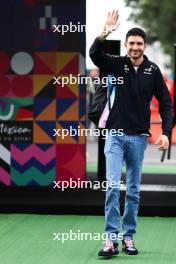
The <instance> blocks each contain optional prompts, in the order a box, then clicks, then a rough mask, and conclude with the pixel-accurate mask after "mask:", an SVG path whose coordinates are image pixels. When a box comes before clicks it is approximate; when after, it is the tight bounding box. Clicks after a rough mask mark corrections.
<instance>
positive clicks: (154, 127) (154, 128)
mask: <svg viewBox="0 0 176 264" xmlns="http://www.w3.org/2000/svg"><path fill="white" fill-rule="evenodd" d="M165 82H166V85H167V87H168V90H169V93H170V96H171V100H172V103H173V102H174V81H173V80H168V79H166V78H165ZM150 109H151V125H150V133H151V134H152V137H150V138H149V142H150V143H155V141H156V140H157V138H158V136H159V135H160V134H161V133H162V128H161V124H152V123H153V122H161V117H160V114H159V109H158V101H157V99H156V98H155V97H153V98H152V102H151V106H150ZM173 135H176V127H175V128H174V129H173V131H172V143H173V144H176V137H174V136H173Z"/></svg>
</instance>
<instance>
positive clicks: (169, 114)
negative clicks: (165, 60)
mask: <svg viewBox="0 0 176 264" xmlns="http://www.w3.org/2000/svg"><path fill="white" fill-rule="evenodd" d="M154 95H155V97H156V98H157V100H158V103H159V113H160V116H161V119H162V135H160V136H159V137H158V139H157V141H156V142H155V144H156V145H157V146H158V149H159V150H164V149H168V147H169V139H168V138H169V135H170V133H171V130H172V124H173V108H172V101H171V97H170V94H169V90H168V88H167V86H166V83H165V81H164V79H163V76H162V74H161V71H160V70H159V69H158V70H157V73H156V76H155V91H154Z"/></svg>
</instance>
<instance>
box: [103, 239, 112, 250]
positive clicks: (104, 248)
mask: <svg viewBox="0 0 176 264" xmlns="http://www.w3.org/2000/svg"><path fill="white" fill-rule="evenodd" d="M109 249H112V250H114V246H113V243H112V241H111V240H106V242H105V245H104V247H103V250H104V251H108V250H109Z"/></svg>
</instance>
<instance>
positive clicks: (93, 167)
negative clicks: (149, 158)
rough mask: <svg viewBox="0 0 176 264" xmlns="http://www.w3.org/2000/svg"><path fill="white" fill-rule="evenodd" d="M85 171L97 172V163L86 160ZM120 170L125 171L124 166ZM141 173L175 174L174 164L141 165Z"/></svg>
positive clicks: (175, 167)
mask: <svg viewBox="0 0 176 264" xmlns="http://www.w3.org/2000/svg"><path fill="white" fill-rule="evenodd" d="M86 170H87V172H97V164H96V163H89V162H87V168H86ZM122 172H125V167H123V170H122ZM142 172H143V173H163V174H166V173H169V174H170V173H171V174H175V173H176V166H173V165H172V166H171V165H165V164H160V165H143V169H142Z"/></svg>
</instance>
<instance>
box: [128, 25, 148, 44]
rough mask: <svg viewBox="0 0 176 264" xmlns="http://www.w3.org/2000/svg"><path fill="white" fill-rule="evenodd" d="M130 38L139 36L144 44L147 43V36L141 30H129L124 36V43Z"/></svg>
mask: <svg viewBox="0 0 176 264" xmlns="http://www.w3.org/2000/svg"><path fill="white" fill-rule="evenodd" d="M130 36H140V37H142V38H143V40H144V43H146V42H147V35H146V33H145V32H144V30H142V29H141V28H131V29H130V30H129V31H128V32H127V34H126V41H127V39H128V38H129V37H130Z"/></svg>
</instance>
